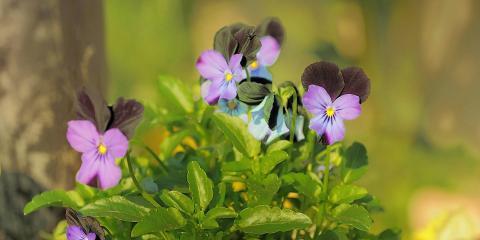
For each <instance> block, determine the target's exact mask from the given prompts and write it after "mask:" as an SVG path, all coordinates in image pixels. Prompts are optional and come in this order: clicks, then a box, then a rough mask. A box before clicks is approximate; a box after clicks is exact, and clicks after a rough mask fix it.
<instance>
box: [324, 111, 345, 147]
mask: <svg viewBox="0 0 480 240" xmlns="http://www.w3.org/2000/svg"><path fill="white" fill-rule="evenodd" d="M330 121H331V122H329V123H328V124H327V128H326V129H325V139H326V140H327V143H328V144H330V145H331V144H334V143H336V142H338V141H341V140H343V138H344V137H345V125H343V120H342V119H341V118H340V117H335V118H332V119H331V120H330Z"/></svg>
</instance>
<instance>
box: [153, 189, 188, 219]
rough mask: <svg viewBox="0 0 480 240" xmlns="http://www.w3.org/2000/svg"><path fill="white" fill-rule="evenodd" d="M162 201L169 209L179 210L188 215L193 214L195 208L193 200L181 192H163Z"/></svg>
mask: <svg viewBox="0 0 480 240" xmlns="http://www.w3.org/2000/svg"><path fill="white" fill-rule="evenodd" d="M160 199H161V200H162V202H163V203H165V204H166V205H167V206H169V207H174V208H177V209H178V210H180V211H182V212H184V213H187V214H192V213H193V209H194V207H193V202H192V199H190V198H189V197H187V196H185V194H183V193H181V192H178V191H167V190H163V191H162V194H161V195H160Z"/></svg>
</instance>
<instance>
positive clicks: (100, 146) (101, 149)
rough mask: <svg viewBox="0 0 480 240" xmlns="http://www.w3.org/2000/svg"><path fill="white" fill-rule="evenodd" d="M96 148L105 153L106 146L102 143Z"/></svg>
mask: <svg viewBox="0 0 480 240" xmlns="http://www.w3.org/2000/svg"><path fill="white" fill-rule="evenodd" d="M97 149H98V152H99V153H100V154H102V155H103V154H105V153H107V146H105V145H103V143H100V145H98V148H97Z"/></svg>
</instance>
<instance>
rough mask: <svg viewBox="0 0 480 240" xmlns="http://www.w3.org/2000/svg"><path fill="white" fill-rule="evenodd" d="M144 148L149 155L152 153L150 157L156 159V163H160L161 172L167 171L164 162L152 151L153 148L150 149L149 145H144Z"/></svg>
mask: <svg viewBox="0 0 480 240" xmlns="http://www.w3.org/2000/svg"><path fill="white" fill-rule="evenodd" d="M145 149H146V150H147V152H148V153H150V155H152V157H153V158H154V159H155V160H157V162H158V164H159V165H160V167H161V168H162V170H163V172H164V173H168V168H167V166H166V165H165V163H163V161H162V159H160V158H159V157H158V155H157V154H156V153H155V152H154V151H153V149H151V148H150V147H149V146H147V145H145Z"/></svg>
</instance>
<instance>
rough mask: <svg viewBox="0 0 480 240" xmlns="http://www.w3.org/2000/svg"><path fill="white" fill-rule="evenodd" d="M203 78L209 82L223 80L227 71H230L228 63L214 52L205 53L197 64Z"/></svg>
mask: <svg viewBox="0 0 480 240" xmlns="http://www.w3.org/2000/svg"><path fill="white" fill-rule="evenodd" d="M195 66H196V67H197V70H198V72H200V75H202V77H204V78H206V79H208V80H212V81H215V80H222V79H223V78H224V75H225V70H227V69H228V65H227V61H225V58H224V57H223V55H222V54H220V53H219V52H216V51H214V50H207V51H205V52H203V53H202V54H201V55H200V57H199V58H198V60H197V63H196V64H195Z"/></svg>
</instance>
